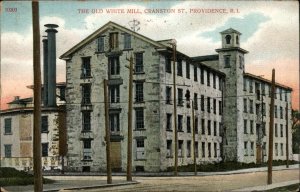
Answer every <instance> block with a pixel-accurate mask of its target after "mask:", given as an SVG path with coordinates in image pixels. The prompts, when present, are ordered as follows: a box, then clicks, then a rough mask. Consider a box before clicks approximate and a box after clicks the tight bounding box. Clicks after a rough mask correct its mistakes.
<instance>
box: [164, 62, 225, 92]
mask: <svg viewBox="0 0 300 192" xmlns="http://www.w3.org/2000/svg"><path fill="white" fill-rule="evenodd" d="M165 61H166V72H168V73H172V61H171V58H170V57H167V56H166V57H165ZM176 63H177V65H176V66H177V76H181V77H182V76H183V70H182V65H183V64H182V60H177V62H176ZM190 65H191V64H190V63H188V62H186V67H185V69H186V78H187V79H190ZM193 66H194V81H198V69H199V70H200V78H199V79H200V82H201V84H204V83H205V75H204V72H205V73H206V85H207V86H211V82H212V87H213V88H215V89H216V88H217V77H218V81H219V83H218V85H219V90H222V80H221V78H220V77H219V76H217V75H216V74H215V73H214V72H210V71H208V70H204V69H202V68H198V67H197V66H196V65H193ZM211 76H212V81H211Z"/></svg>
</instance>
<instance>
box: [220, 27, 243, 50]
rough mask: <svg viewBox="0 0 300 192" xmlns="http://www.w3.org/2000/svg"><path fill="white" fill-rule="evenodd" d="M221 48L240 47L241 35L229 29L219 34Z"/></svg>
mask: <svg viewBox="0 0 300 192" xmlns="http://www.w3.org/2000/svg"><path fill="white" fill-rule="evenodd" d="M221 35H222V48H231V47H240V35H241V33H240V32H238V31H237V30H235V29H232V28H229V29H227V30H225V31H222V32H221Z"/></svg>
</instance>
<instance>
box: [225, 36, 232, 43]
mask: <svg viewBox="0 0 300 192" xmlns="http://www.w3.org/2000/svg"><path fill="white" fill-rule="evenodd" d="M225 39H226V44H230V40H231V36H230V35H226V36H225Z"/></svg>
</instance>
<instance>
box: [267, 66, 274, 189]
mask: <svg viewBox="0 0 300 192" xmlns="http://www.w3.org/2000/svg"><path fill="white" fill-rule="evenodd" d="M274 94H275V69H272V85H271V106H270V127H269V157H268V185H270V184H272V163H273V127H274Z"/></svg>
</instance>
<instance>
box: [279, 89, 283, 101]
mask: <svg viewBox="0 0 300 192" xmlns="http://www.w3.org/2000/svg"><path fill="white" fill-rule="evenodd" d="M279 99H280V101H281V100H282V89H279Z"/></svg>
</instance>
